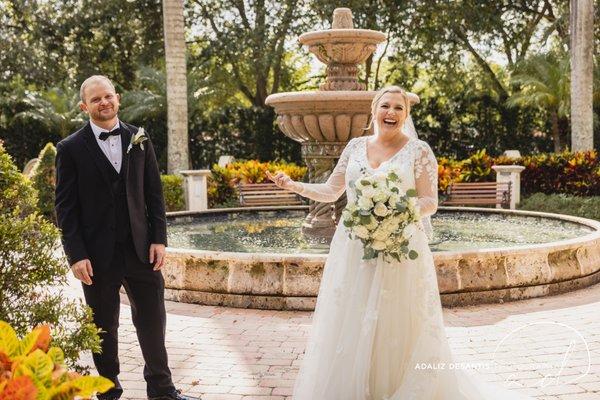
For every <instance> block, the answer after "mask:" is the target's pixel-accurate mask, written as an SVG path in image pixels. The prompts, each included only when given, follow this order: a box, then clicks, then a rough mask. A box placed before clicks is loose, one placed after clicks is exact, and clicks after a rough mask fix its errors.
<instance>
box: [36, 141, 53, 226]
mask: <svg viewBox="0 0 600 400" xmlns="http://www.w3.org/2000/svg"><path fill="white" fill-rule="evenodd" d="M55 161H56V147H54V145H53V144H52V143H48V144H47V145H46V146H45V147H44V148H43V149H42V151H41V152H40V155H39V156H38V161H37V163H36V164H35V166H34V167H33V171H31V183H32V184H33V188H34V189H36V190H37V194H38V204H37V205H38V209H39V210H40V212H41V213H42V215H43V216H45V217H46V218H48V219H49V220H50V221H52V222H54V223H56V212H55V211H54V189H55V187H56V166H55V165H54V164H55Z"/></svg>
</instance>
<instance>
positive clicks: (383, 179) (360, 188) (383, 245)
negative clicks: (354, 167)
mask: <svg viewBox="0 0 600 400" xmlns="http://www.w3.org/2000/svg"><path fill="white" fill-rule="evenodd" d="M351 185H353V187H354V189H355V190H356V196H357V197H356V200H354V201H348V204H347V205H346V208H345V209H344V211H343V212H342V222H343V224H344V226H345V227H346V228H348V231H349V234H350V238H352V239H359V240H360V241H361V242H362V244H363V246H364V256H363V259H365V260H370V259H374V258H377V257H378V256H379V255H380V254H381V255H382V256H383V257H384V259H387V260H397V261H400V260H402V259H405V258H409V259H411V260H414V259H416V258H417V257H418V256H419V254H418V253H417V252H416V251H415V250H412V249H409V248H408V245H409V240H410V238H411V237H412V235H414V234H415V233H416V229H417V226H416V223H417V222H418V221H419V220H420V216H419V210H418V207H417V192H416V190H415V189H409V190H408V191H406V192H403V191H402V189H401V188H400V178H399V174H398V172H397V171H394V170H391V171H390V172H389V173H388V174H377V175H372V176H363V177H362V178H360V179H358V180H356V181H355V182H352V183H351Z"/></svg>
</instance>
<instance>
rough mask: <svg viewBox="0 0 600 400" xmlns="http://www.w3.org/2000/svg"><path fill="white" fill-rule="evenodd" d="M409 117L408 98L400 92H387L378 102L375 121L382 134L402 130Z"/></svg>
mask: <svg viewBox="0 0 600 400" xmlns="http://www.w3.org/2000/svg"><path fill="white" fill-rule="evenodd" d="M407 117H408V109H407V107H406V100H405V97H404V96H403V95H402V94H400V93H386V94H384V95H383V96H382V97H381V99H380V100H379V103H377V108H376V109H375V122H376V123H377V128H378V131H379V133H381V134H391V133H397V132H400V131H401V130H402V127H403V126H404V121H405V120H406V118H407Z"/></svg>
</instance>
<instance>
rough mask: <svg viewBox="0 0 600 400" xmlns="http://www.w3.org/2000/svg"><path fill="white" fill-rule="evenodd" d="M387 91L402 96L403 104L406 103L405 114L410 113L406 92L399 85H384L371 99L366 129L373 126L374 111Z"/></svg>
mask: <svg viewBox="0 0 600 400" xmlns="http://www.w3.org/2000/svg"><path fill="white" fill-rule="evenodd" d="M387 93H399V94H400V95H402V97H403V98H404V104H405V105H406V116H407V117H408V116H409V115H410V99H409V98H408V94H407V93H406V91H405V90H404V89H402V88H401V87H400V86H385V87H383V88H381V89H379V90H378V91H377V93H375V97H373V101H372V102H371V118H370V121H369V125H368V126H367V127H366V128H365V130H366V131H368V130H369V129H371V127H372V126H373V121H374V120H375V111H376V110H377V105H378V104H379V101H380V100H381V98H382V97H383V95H384V94H387Z"/></svg>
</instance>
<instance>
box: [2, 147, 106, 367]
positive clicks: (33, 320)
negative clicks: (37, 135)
mask: <svg viewBox="0 0 600 400" xmlns="http://www.w3.org/2000/svg"><path fill="white" fill-rule="evenodd" d="M59 238H60V235H59V232H58V229H57V228H56V227H55V226H54V225H53V224H52V223H51V222H49V221H47V220H46V219H45V218H44V217H43V216H42V215H40V214H39V213H38V211H37V195H36V191H35V190H34V189H33V187H32V186H31V184H30V183H29V181H28V180H27V178H25V177H24V176H23V175H22V174H21V173H20V172H19V171H18V170H17V168H16V167H15V165H14V164H13V162H12V160H11V158H10V156H9V155H8V154H7V153H6V151H5V149H4V147H3V146H2V145H1V144H0V243H2V246H0V304H2V307H0V320H4V321H8V322H9V323H10V324H11V325H12V326H13V327H14V329H15V330H16V331H17V333H18V334H21V335H23V334H25V332H27V331H28V330H30V329H31V328H33V327H35V326H37V325H39V324H43V323H45V324H49V325H50V326H51V327H52V328H53V329H54V330H55V333H56V335H55V337H54V339H53V340H54V342H53V343H55V344H56V345H57V346H60V347H62V348H63V350H64V352H65V356H66V358H67V362H68V363H69V364H70V365H75V363H76V361H77V359H78V355H79V352H80V351H82V350H88V349H89V350H93V351H98V350H99V348H100V347H99V337H98V330H97V329H96V327H95V325H94V324H93V322H92V316H91V312H90V310H89V308H88V307H86V306H85V305H83V304H82V302H81V301H80V300H70V299H69V298H68V296H65V295H64V293H63V292H62V289H61V288H62V287H63V286H64V285H65V284H66V280H67V273H68V272H69V268H68V266H67V265H66V263H65V261H64V259H62V258H60V257H57V254H60V253H59V250H60V241H59Z"/></svg>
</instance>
